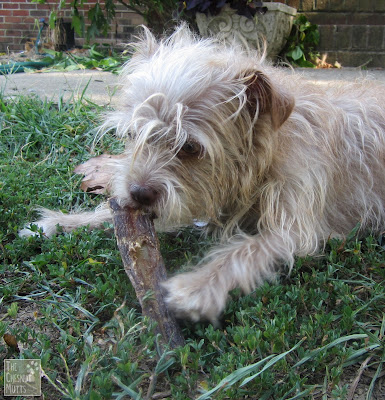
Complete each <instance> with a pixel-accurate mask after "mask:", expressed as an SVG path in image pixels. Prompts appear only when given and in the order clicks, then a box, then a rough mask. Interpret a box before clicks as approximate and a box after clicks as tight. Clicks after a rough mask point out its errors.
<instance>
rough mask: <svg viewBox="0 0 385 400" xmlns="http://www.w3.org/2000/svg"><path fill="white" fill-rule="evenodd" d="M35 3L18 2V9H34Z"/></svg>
mask: <svg viewBox="0 0 385 400" xmlns="http://www.w3.org/2000/svg"><path fill="white" fill-rule="evenodd" d="M36 7H37V5H36V4H30V3H28V4H20V10H36Z"/></svg>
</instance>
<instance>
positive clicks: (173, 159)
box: [107, 28, 293, 226]
mask: <svg viewBox="0 0 385 400" xmlns="http://www.w3.org/2000/svg"><path fill="white" fill-rule="evenodd" d="M123 89H124V92H123V105H122V106H123V107H122V109H121V110H120V111H118V112H115V113H113V114H111V115H110V116H109V117H108V121H107V124H108V125H110V126H113V127H115V128H116V130H117V133H118V135H120V136H122V137H125V138H126V140H127V151H126V154H127V157H126V159H125V160H123V161H122V162H121V164H120V165H119V167H118V170H117V174H116V178H115V182H114V189H113V191H114V195H115V196H117V197H119V198H120V199H121V200H122V201H123V202H126V203H128V204H129V205H131V206H133V207H143V208H146V209H149V210H150V211H152V212H154V213H155V214H156V215H158V217H159V218H160V219H161V220H162V221H163V222H164V223H165V224H166V225H172V226H176V225H182V224H190V223H191V222H192V220H194V219H199V220H206V221H208V220H210V221H211V222H212V223H214V224H218V225H220V224H221V221H223V220H228V219H229V218H234V215H236V214H237V213H238V214H239V215H240V214H242V213H243V211H242V210H246V209H250V207H252V206H253V204H254V202H255V196H256V190H257V189H256V187H257V184H258V180H260V179H261V175H262V174H263V172H262V170H263V168H264V165H265V164H267V162H268V161H267V160H266V158H268V157H269V155H268V154H263V153H264V149H263V147H264V142H265V140H264V139H263V137H264V136H265V135H273V134H274V132H276V131H277V129H278V128H279V127H280V126H281V125H282V124H283V123H284V121H285V120H286V119H287V118H288V116H289V114H290V112H291V110H292V108H293V100H292V99H291V98H290V96H287V95H286V94H284V93H281V92H280V91H279V90H278V88H275V87H274V85H273V84H272V82H271V81H270V79H269V78H267V76H266V75H265V74H264V72H262V71H261V69H260V65H259V61H258V60H256V59H254V58H251V57H248V56H246V55H244V54H242V53H240V52H239V53H237V52H236V51H235V50H234V49H230V48H225V47H224V46H222V45H219V44H217V43H215V42H214V41H210V40H206V41H202V40H201V41H199V40H196V39H195V38H194V37H193V35H192V34H191V33H190V32H189V31H188V30H187V29H186V28H181V29H179V30H178V31H177V32H176V33H175V34H174V35H173V36H172V37H171V38H169V39H168V40H167V41H164V42H157V41H156V40H155V39H154V37H153V36H152V35H151V34H150V33H149V32H148V31H147V32H146V37H145V38H144V39H143V40H142V42H140V43H139V44H138V46H137V52H136V54H135V55H134V56H133V58H132V60H131V61H130V62H129V63H128V64H127V65H126V68H125V83H124V88H123ZM261 132H262V133H261ZM259 133H260V134H259ZM237 218H238V217H237ZM238 219H239V218H238Z"/></svg>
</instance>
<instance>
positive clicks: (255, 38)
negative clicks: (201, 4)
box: [196, 3, 297, 59]
mask: <svg viewBox="0 0 385 400" xmlns="http://www.w3.org/2000/svg"><path fill="white" fill-rule="evenodd" d="M263 6H264V7H267V9H268V10H267V12H266V14H263V15H260V14H256V16H255V17H254V19H249V18H246V17H244V16H241V15H238V14H237V12H236V10H234V9H232V8H231V7H230V6H229V5H228V4H226V5H225V6H224V7H223V8H222V10H221V12H220V13H219V14H218V15H215V16H210V15H206V14H201V13H197V14H196V22H197V25H198V29H199V33H200V34H201V35H202V36H205V37H207V36H210V35H217V36H218V37H219V38H221V39H222V40H225V41H234V39H235V40H236V41H238V42H240V43H241V44H242V45H243V46H245V47H248V48H252V49H258V48H260V46H261V42H262V40H263V39H265V40H266V44H267V48H266V53H267V57H268V58H271V59H273V58H275V57H276V56H277V55H278V54H279V52H280V51H281V50H282V49H283V47H284V46H285V44H286V39H287V37H288V36H289V34H290V31H291V27H292V25H293V20H294V16H295V15H296V13H297V10H296V9H295V8H293V7H289V6H287V5H286V4H282V3H263Z"/></svg>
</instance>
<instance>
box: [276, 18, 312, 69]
mask: <svg viewBox="0 0 385 400" xmlns="http://www.w3.org/2000/svg"><path fill="white" fill-rule="evenodd" d="M318 43H319V31H318V26H317V25H315V24H312V23H310V22H309V21H308V20H307V18H306V17H305V16H304V15H298V16H297V18H296V19H295V20H294V23H293V28H292V30H291V33H290V36H289V37H288V40H287V44H286V47H285V49H284V50H283V52H282V53H283V54H284V55H285V57H286V58H287V60H288V61H289V62H290V63H292V64H293V65H297V66H299V67H310V68H314V67H315V65H314V64H313V62H312V61H314V59H315V57H317V56H318V53H316V52H315V49H316V47H317V46H318Z"/></svg>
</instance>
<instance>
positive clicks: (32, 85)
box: [0, 68, 385, 106]
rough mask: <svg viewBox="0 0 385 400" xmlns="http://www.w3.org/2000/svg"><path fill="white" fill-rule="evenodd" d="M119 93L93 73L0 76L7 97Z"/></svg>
mask: <svg viewBox="0 0 385 400" xmlns="http://www.w3.org/2000/svg"><path fill="white" fill-rule="evenodd" d="M296 71H297V72H298V73H300V74H302V75H303V77H304V78H305V79H309V80H311V81H316V82H318V83H320V84H324V83H327V82H330V81H335V80H348V81H352V80H356V79H359V78H368V79H374V80H378V81H382V82H383V83H384V84H385V69H373V70H363V71H361V70H359V69H357V68H341V69H311V68H299V69H297V70H296ZM118 90H119V78H118V76H117V75H114V74H111V73H109V72H101V71H96V70H83V71H71V72H44V73H40V72H37V73H18V74H14V75H0V91H1V92H2V93H4V94H5V95H6V96H15V95H20V94H21V95H31V94H36V95H38V96H42V97H46V98H48V99H50V100H54V101H56V100H57V99H58V98H59V97H60V96H62V97H63V99H64V100H69V99H71V98H73V97H79V96H81V95H82V93H83V91H84V97H85V98H87V99H89V100H90V101H92V102H94V103H96V104H98V105H101V106H105V105H112V106H115V105H116V103H117V98H118V96H116V92H117V91H118Z"/></svg>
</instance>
